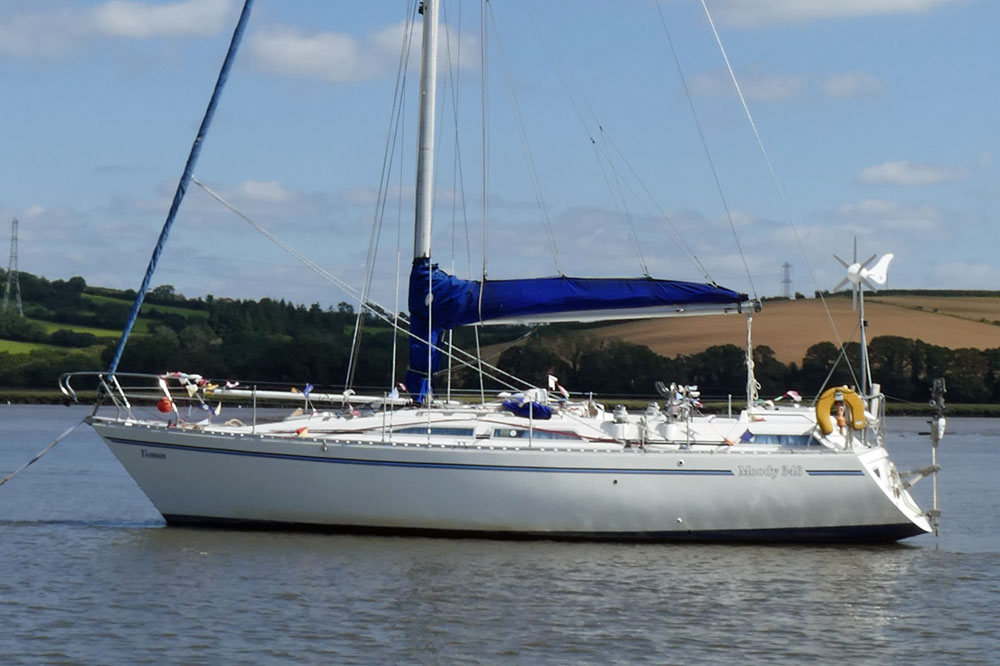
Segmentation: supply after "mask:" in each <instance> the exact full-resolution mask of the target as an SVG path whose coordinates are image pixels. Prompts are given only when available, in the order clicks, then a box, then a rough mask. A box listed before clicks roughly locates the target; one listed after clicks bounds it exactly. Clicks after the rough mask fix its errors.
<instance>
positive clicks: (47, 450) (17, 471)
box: [0, 418, 87, 486]
mask: <svg viewBox="0 0 1000 666" xmlns="http://www.w3.org/2000/svg"><path fill="white" fill-rule="evenodd" d="M86 422H87V419H86V418H84V419H83V420H82V421H80V422H79V423H77V424H76V425H75V426H73V427H72V428H70V429H69V430H67V431H66V432H64V433H63V434H61V435H59V436H58V437H56V438H55V439H54V440H52V443H51V444H49V445H48V446H46V447H45V448H44V449H42V450H41V451H39V452H38V455H36V456H35V457H34V458H32V459H31V460H29V461H28V462H26V463H24V464H23V465H21V467H19V468H18V469H16V470H14V471H13V472H11V473H10V474H8V475H7V476H5V477H4V478H3V480H2V481H0V486H2V485H3V484H5V483H7V482H8V481H10V480H11V479H13V478H14V477H15V476H16V475H17V474H19V473H20V472H23V471H24V470H25V469H27V468H28V467H30V466H31V465H32V464H34V462H35V461H36V460H38V459H39V458H41V457H42V456H44V455H45V454H46V453H48V452H49V451H51V450H52V447H53V446H55V445H56V444H58V443H59V442H61V441H62V440H64V439H66V438H67V437H69V435H70V434H71V433H72V432H73V431H74V430H76V429H77V428H79V427H80V426H82V425H83V424H84V423H86Z"/></svg>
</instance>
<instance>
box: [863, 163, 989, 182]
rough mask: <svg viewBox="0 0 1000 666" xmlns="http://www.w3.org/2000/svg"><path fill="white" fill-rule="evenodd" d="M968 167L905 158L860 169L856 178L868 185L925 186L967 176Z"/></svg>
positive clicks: (962, 178)
mask: <svg viewBox="0 0 1000 666" xmlns="http://www.w3.org/2000/svg"><path fill="white" fill-rule="evenodd" d="M968 176H969V171H968V169H964V168H960V167H949V166H940V165H934V164H912V163H910V162H908V161H907V160H897V161H895V162H883V163H882V164H876V165H874V166H869V167H865V168H864V169H862V170H861V173H860V174H859V175H858V178H859V179H860V180H861V182H863V183H868V184H870V185H904V186H907V187H926V186H928V185H937V184H939V183H947V182H953V181H957V180H964V179H966V178H968Z"/></svg>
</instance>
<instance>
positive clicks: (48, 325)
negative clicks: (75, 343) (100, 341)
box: [28, 318, 122, 338]
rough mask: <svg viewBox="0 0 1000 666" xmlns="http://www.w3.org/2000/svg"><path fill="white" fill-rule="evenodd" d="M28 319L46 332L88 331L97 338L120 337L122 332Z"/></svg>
mask: <svg viewBox="0 0 1000 666" xmlns="http://www.w3.org/2000/svg"><path fill="white" fill-rule="evenodd" d="M28 321H30V322H33V323H35V324H39V325H40V326H43V327H44V328H45V332H46V333H54V332H56V331H58V330H70V331H75V332H77V333H90V334H92V335H96V336H97V337H99V338H118V337H121V334H122V332H121V331H116V330H114V329H110V328H94V327H93V326H82V325H80V324H58V323H56V322H52V321H43V320H41V319H30V318H29V319H28Z"/></svg>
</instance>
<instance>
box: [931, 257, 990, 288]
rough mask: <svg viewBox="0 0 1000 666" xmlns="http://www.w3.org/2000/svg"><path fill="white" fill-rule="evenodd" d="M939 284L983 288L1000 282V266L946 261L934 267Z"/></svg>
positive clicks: (933, 270)
mask: <svg viewBox="0 0 1000 666" xmlns="http://www.w3.org/2000/svg"><path fill="white" fill-rule="evenodd" d="M931 270H932V272H933V274H934V276H935V278H936V280H935V282H936V283H937V284H947V285H949V286H952V287H955V288H967V289H968V288H983V287H984V286H985V285H994V286H995V285H996V284H998V283H1000V268H998V267H997V266H995V265H992V264H979V263H971V262H966V261H945V262H942V263H939V264H936V265H935V266H934V267H933V268H932V269H931Z"/></svg>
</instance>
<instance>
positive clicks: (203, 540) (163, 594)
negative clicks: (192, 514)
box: [0, 405, 1000, 664]
mask: <svg viewBox="0 0 1000 666" xmlns="http://www.w3.org/2000/svg"><path fill="white" fill-rule="evenodd" d="M86 413H87V411H86V410H85V409H83V408H77V407H73V408H65V407H51V406H11V405H4V406H0V476H5V475H6V474H7V473H8V472H10V471H12V470H14V469H16V468H17V467H19V466H20V465H22V464H23V463H24V462H26V461H27V460H28V459H30V458H31V457H32V456H33V455H34V454H35V453H36V452H37V451H39V450H40V449H42V448H43V447H44V446H45V445H46V444H48V443H49V442H50V441H52V440H53V439H54V438H55V437H56V436H58V435H59V434H60V433H61V432H63V431H64V430H65V429H66V428H68V427H70V426H72V425H73V424H75V423H77V422H78V421H80V420H81V419H82V418H83V417H84V416H85V415H86ZM890 427H891V429H892V430H893V432H894V433H895V436H894V438H893V441H892V444H891V445H890V451H891V453H892V455H893V458H894V459H895V460H896V463H897V466H898V467H899V468H900V469H911V468H915V467H919V466H921V465H924V464H928V463H929V461H930V444H929V440H928V438H927V437H926V436H925V435H920V434H918V433H919V431H921V430H927V428H928V426H927V423H926V421H925V420H924V419H919V418H898V419H891V424H890ZM940 462H941V464H942V465H943V467H944V470H943V471H942V473H941V475H940V477H941V478H940V483H941V505H942V510H943V518H942V529H941V536H940V537H938V538H935V537H933V536H923V537H917V538H914V539H910V540H908V541H905V542H903V543H901V544H898V545H894V546H880V547H832V546H827V547H812V546H749V545H747V546H732V545H729V546H725V545H718V546H717V545H662V544H648V545H647V544H638V545H637V544H602V543H558V542H505V541H485V540H472V539H469V540H452V539H422V538H394V537H357V536H340V535H328V534H312V533H276V532H237V531H216V530H206V529H181V528H167V527H165V526H164V525H163V522H162V520H161V519H160V517H159V514H157V512H156V510H155V509H154V508H153V507H152V505H151V504H150V503H149V501H148V500H147V499H146V498H145V496H144V495H143V494H142V492H141V491H140V490H139V488H138V487H137V486H136V485H135V483H134V482H133V481H132V479H131V478H130V477H129V476H128V474H127V473H126V472H125V471H124V470H123V469H122V468H121V467H120V466H119V465H118V463H117V461H116V460H115V459H114V457H113V456H112V455H111V453H110V452H109V451H108V450H107V449H106V448H105V447H104V445H103V444H102V443H101V441H100V440H99V439H98V438H97V436H96V435H95V434H94V433H93V432H92V431H91V430H90V429H89V428H88V427H87V426H83V427H81V428H80V429H79V430H77V431H76V432H74V434H73V435H71V436H70V437H68V438H67V439H66V440H64V441H63V442H62V443H60V444H59V445H58V446H57V447H56V448H55V449H53V450H52V451H51V452H50V453H49V454H48V455H46V456H45V457H43V458H42V459H41V460H40V461H39V462H37V463H36V464H35V465H33V466H32V467H29V468H28V469H27V470H25V471H24V472H22V473H21V474H19V475H18V476H17V477H15V478H14V479H13V480H12V481H10V482H9V483H7V484H6V485H4V486H3V487H0V534H2V536H0V628H2V629H0V661H3V662H4V663H11V662H13V663H53V662H56V663H142V662H153V663H157V664H161V663H186V664H190V663H213V664H217V663H323V664H333V663H337V664H349V663H365V664H377V663H498V662H499V663H517V664H540V663H574V664H577V663H589V664H607V663H620V664H633V663H656V664H689V663H727V664H728V663H739V664H758V663H759V664H764V663H774V662H781V663H806V662H809V663H834V662H847V663H851V664H856V663H860V664H895V663H898V664H997V663H1000V622H998V620H997V615H996V612H997V609H998V608H1000V534H998V527H1000V519H998V515H1000V483H997V481H996V474H997V471H998V470H1000V420H991V419H952V420H951V421H950V422H949V433H948V434H947V435H946V438H945V440H944V441H943V442H942V445H941V449H940ZM930 491H931V481H930V480H925V481H923V482H921V483H920V484H918V485H917V486H916V487H915V488H914V494H915V495H916V496H917V498H918V500H919V501H920V502H921V505H922V506H924V507H925V508H927V507H929V505H930Z"/></svg>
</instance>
